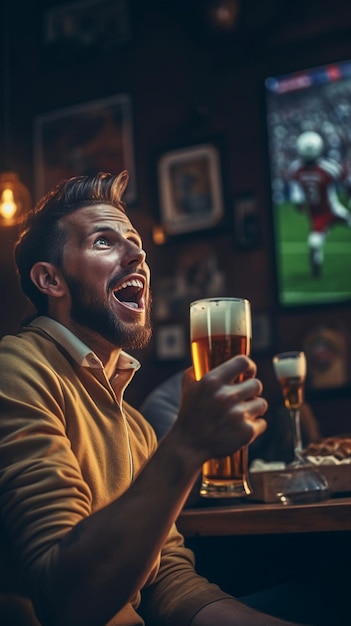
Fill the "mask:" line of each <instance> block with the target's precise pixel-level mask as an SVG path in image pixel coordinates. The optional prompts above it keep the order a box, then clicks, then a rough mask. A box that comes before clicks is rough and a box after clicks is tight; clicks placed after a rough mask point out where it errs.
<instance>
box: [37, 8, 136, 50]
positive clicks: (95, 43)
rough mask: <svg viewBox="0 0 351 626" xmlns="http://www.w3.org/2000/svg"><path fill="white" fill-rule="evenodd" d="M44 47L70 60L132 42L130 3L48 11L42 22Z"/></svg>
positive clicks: (51, 9)
mask: <svg viewBox="0 0 351 626" xmlns="http://www.w3.org/2000/svg"><path fill="white" fill-rule="evenodd" d="M43 31H44V44H45V46H46V47H47V49H48V50H51V51H53V52H55V53H56V56H57V57H58V58H61V59H62V58H63V57H66V58H67V60H68V59H69V58H72V55H73V56H77V55H79V54H82V55H83V53H84V52H85V53H86V52H87V51H88V50H95V49H96V48H97V49H99V48H108V47H109V48H111V47H112V46H116V45H122V44H125V43H126V42H127V41H129V39H130V19H129V0H83V1H82V2H78V3H77V2H72V3H70V4H64V5H62V6H55V7H52V8H50V9H48V10H47V11H46V12H45V14H44V19H43Z"/></svg>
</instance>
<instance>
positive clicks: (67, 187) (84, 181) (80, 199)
mask: <svg viewBox="0 0 351 626" xmlns="http://www.w3.org/2000/svg"><path fill="white" fill-rule="evenodd" d="M127 184H128V173H127V172H126V171H123V172H121V173H120V174H118V175H113V174H108V173H105V172H99V173H98V174H97V175H96V176H77V177H74V178H69V179H67V180H64V181H62V182H60V183H59V184H58V185H57V186H56V187H55V188H54V189H53V190H52V191H50V192H49V193H47V194H46V195H45V196H43V198H41V200H39V202H38V203H37V205H36V206H35V207H34V209H33V210H32V211H31V212H30V213H28V214H27V216H26V217H25V220H24V222H23V226H22V229H21V233H20V236H19V238H18V240H17V243H16V245H15V262H16V266H17V271H18V274H19V278H20V283H21V287H22V290H23V293H25V295H26V296H27V297H28V298H29V299H30V300H31V301H32V303H33V304H34V306H35V307H36V309H37V312H38V313H39V314H45V313H47V310H48V300H47V297H46V296H45V295H44V294H43V293H41V291H39V289H37V287H36V286H35V285H34V283H33V282H32V280H31V277H30V272H31V269H32V267H33V265H34V264H35V263H38V262H39V261H45V262H48V263H53V264H55V265H57V266H58V267H60V266H61V263H62V258H63V250H64V245H65V243H66V240H67V233H66V231H65V228H64V225H63V224H62V222H61V220H62V218H63V217H65V216H66V215H69V214H70V213H73V212H74V211H77V210H78V209H80V208H82V207H84V206H91V205H93V204H111V205H112V206H115V207H116V208H117V209H119V210H121V211H123V212H124V213H125V205H124V203H123V202H122V196H123V193H124V191H125V189H126V186H127Z"/></svg>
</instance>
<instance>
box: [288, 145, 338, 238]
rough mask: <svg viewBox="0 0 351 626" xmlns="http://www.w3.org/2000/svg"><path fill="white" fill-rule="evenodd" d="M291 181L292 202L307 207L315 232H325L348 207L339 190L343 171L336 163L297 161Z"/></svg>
mask: <svg viewBox="0 0 351 626" xmlns="http://www.w3.org/2000/svg"><path fill="white" fill-rule="evenodd" d="M288 177H289V180H290V182H292V186H291V201H292V202H293V203H296V204H305V205H306V207H307V211H308V214H309V217H310V220H311V223H312V228H313V230H314V231H317V232H323V231H325V230H326V229H328V227H329V226H331V224H332V223H334V222H336V221H339V220H340V218H341V215H340V213H341V212H342V213H344V211H345V207H344V206H343V205H342V204H341V202H340V200H339V198H338V195H337V190H336V183H337V182H338V181H341V180H342V178H343V168H342V167H341V165H339V163H337V161H333V160H331V159H325V158H323V157H321V158H319V159H316V161H314V162H313V163H309V164H307V163H304V162H303V161H302V160H301V159H296V160H295V161H293V163H292V164H291V166H290V168H289V171H288ZM294 183H295V184H294Z"/></svg>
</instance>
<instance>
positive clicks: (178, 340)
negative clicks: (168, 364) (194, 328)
mask: <svg viewBox="0 0 351 626" xmlns="http://www.w3.org/2000/svg"><path fill="white" fill-rule="evenodd" d="M186 354H187V345H186V340H185V332H184V327H183V326H182V325H181V324H167V325H165V326H160V327H159V328H158V329H157V331H156V356H157V358H158V359H159V360H160V361H178V360H182V359H184V358H185V356H186Z"/></svg>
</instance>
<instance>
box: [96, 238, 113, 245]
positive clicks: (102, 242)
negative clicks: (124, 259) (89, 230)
mask: <svg viewBox="0 0 351 626" xmlns="http://www.w3.org/2000/svg"><path fill="white" fill-rule="evenodd" d="M109 245H110V242H109V241H108V239H106V237H97V239H95V241H94V247H100V246H104V247H106V246H109Z"/></svg>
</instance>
